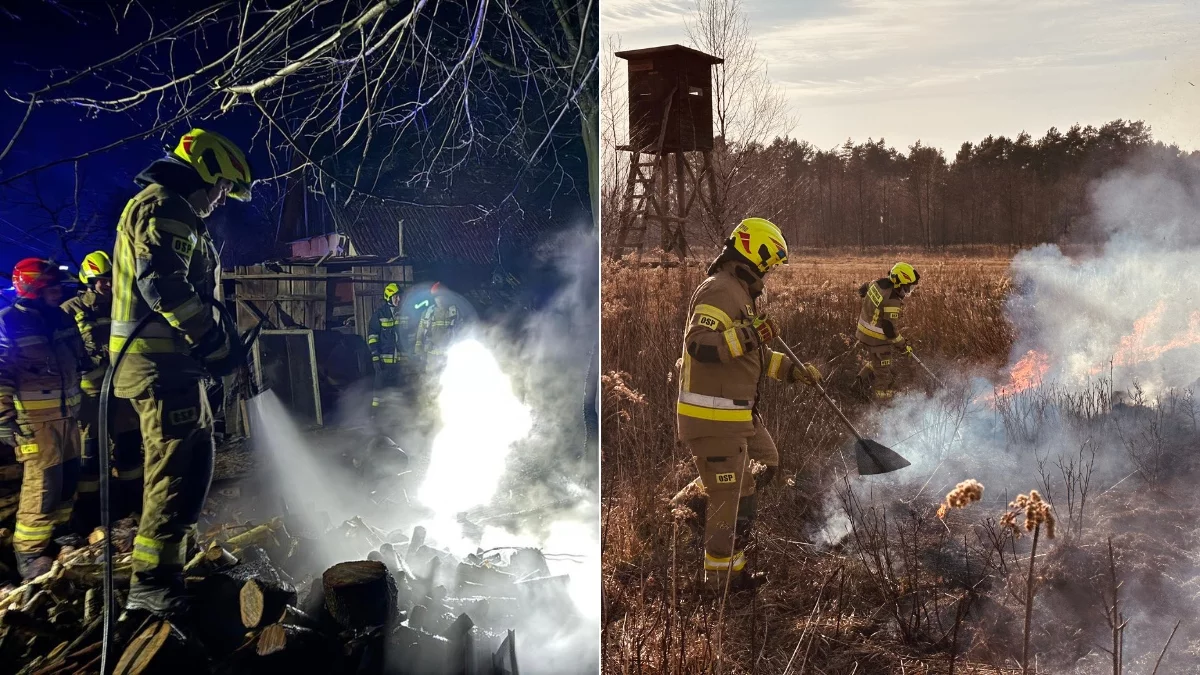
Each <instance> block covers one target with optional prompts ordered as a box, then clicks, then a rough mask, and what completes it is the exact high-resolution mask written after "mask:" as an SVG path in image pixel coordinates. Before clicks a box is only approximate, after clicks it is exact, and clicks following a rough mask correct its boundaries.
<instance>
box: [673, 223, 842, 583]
mask: <svg viewBox="0 0 1200 675" xmlns="http://www.w3.org/2000/svg"><path fill="white" fill-rule="evenodd" d="M786 263H787V242H786V241H785V240H784V238H783V234H782V233H781V232H780V231H779V228H778V227H776V226H775V225H774V223H772V222H770V221H769V220H765V219H763V218H747V219H746V220H743V221H742V222H741V223H740V224H738V226H737V228H735V229H734V231H733V234H732V235H731V236H730V237H729V239H728V241H726V242H725V248H724V250H723V251H722V252H721V254H720V255H719V256H718V257H717V259H716V260H714V261H713V263H712V264H711V265H710V266H709V268H708V278H707V279H705V280H704V281H703V282H701V284H700V286H699V287H698V288H697V289H696V291H695V292H694V293H693V294H692V299H691V302H690V303H689V305H688V321H687V325H686V326H685V328H684V335H683V357H682V358H681V360H680V362H679V364H678V365H679V400H678V403H677V415H676V420H677V424H678V431H679V439H680V440H681V441H682V442H683V443H684V444H685V445H686V446H687V447H688V449H689V450H690V451H691V453H692V456H693V458H694V459H695V462H696V468H697V469H698V470H699V472H700V481H701V482H702V483H703V486H704V489H705V491H706V492H707V493H708V505H707V509H706V514H705V515H706V522H705V530H704V576H705V585H706V586H707V587H709V588H710V589H713V588H720V587H723V585H724V584H725V583H726V581H728V582H729V583H730V587H731V588H734V589H739V588H754V587H756V586H758V585H759V584H761V583H762V582H763V581H764V576H763V575H761V574H755V575H748V574H746V573H745V571H744V568H745V566H746V545H747V543H748V540H749V536H750V533H751V530H752V527H753V524H754V520H755V515H756V511H757V499H756V496H755V495H756V489H757V488H758V487H762V486H764V485H766V484H767V483H768V482H769V481H770V480H771V479H772V478H773V477H774V473H775V471H776V468H777V467H778V465H779V453H778V451H777V450H776V449H775V442H774V441H773V440H772V439H771V436H770V434H769V433H767V430H766V428H765V427H764V426H763V423H762V419H761V417H760V416H759V415H758V414H757V410H756V403H757V399H758V391H759V384H760V382H762V380H763V378H764V377H770V378H773V379H776V380H780V381H783V382H787V383H792V382H803V383H806V384H811V383H813V382H819V381H820V380H821V373H820V371H819V370H817V368H816V367H815V366H813V365H812V364H808V363H803V364H793V363H792V362H791V361H790V360H789V359H788V357H787V356H785V355H783V354H781V353H779V352H775V351H772V350H771V349H770V347H769V346H768V345H770V343H771V341H772V340H773V339H774V338H775V336H776V335H777V334H778V330H777V327H776V324H775V321H774V320H773V319H771V318H770V317H768V316H766V315H765V314H761V313H759V311H758V309H757V307H756V301H757V298H758V297H759V296H760V295H761V294H762V292H763V284H764V278H765V276H766V274H767V273H768V272H769V271H771V269H773V268H774V267H775V266H777V265H780V264H786ZM750 460H756V461H758V462H761V463H762V464H764V465H766V467H767V470H766V471H765V472H764V473H763V474H762V476H760V478H759V480H758V485H756V481H755V478H754V477H753V476H751V474H750Z"/></svg>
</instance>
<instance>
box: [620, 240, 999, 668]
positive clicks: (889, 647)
mask: <svg viewBox="0 0 1200 675" xmlns="http://www.w3.org/2000/svg"><path fill="white" fill-rule="evenodd" d="M901 258H903V259H905V260H907V261H909V262H912V263H913V264H914V265H916V266H917V268H918V269H919V270H920V271H921V289H920V291H919V292H918V293H917V294H916V295H914V296H913V297H912V298H911V300H910V301H909V302H908V303H906V308H905V320H904V323H905V326H906V328H905V329H904V333H905V335H906V336H908V337H909V340H910V342H911V344H912V345H913V349H914V350H916V351H917V352H918V353H920V354H921V356H922V358H923V359H925V360H926V361H927V362H933V363H936V362H938V361H942V362H946V361H956V362H966V363H972V364H986V365H990V366H998V365H1002V364H1003V363H1004V362H1005V358H1006V355H1007V353H1008V350H1009V347H1010V345H1011V341H1012V331H1011V328H1010V327H1009V325H1008V323H1007V322H1006V321H1005V319H1004V317H1003V303H1004V300H1005V296H1006V294H1007V291H1008V284H1009V281H1008V279H1007V276H1006V274H1007V267H1008V261H1007V259H1004V258H965V257H964V258H951V257H937V258H935V257H933V256H932V255H929V254H921V253H917V254H913V255H909V254H908V253H905V254H904V255H903V256H898V255H892V254H889V255H887V256H879V257H864V256H861V255H853V256H852V255H845V256H841V255H837V256H831V255H823V256H811V257H806V256H800V255H797V256H795V257H793V258H792V260H791V263H790V264H789V265H787V266H786V267H784V268H781V269H780V270H779V271H777V272H772V274H771V276H770V277H768V282H767V294H766V298H765V301H764V302H761V303H760V308H759V309H760V311H765V312H767V313H769V314H770V315H771V316H773V317H774V318H775V319H776V320H777V321H778V322H779V324H780V328H781V331H782V334H783V336H784V337H785V339H787V341H788V343H789V344H791V345H793V349H794V351H795V352H796V353H797V355H798V356H800V357H801V358H803V359H805V360H811V361H813V362H814V363H816V364H817V365H818V367H820V368H821V370H822V372H824V373H825V374H826V376H827V377H828V379H829V391H830V394H831V395H832V396H833V397H834V398H835V399H837V400H838V401H839V403H842V404H843V405H846V406H847V413H848V414H850V415H851V416H852V417H853V416H856V415H857V414H858V412H859V411H858V410H857V409H856V406H857V404H854V403H851V401H852V394H853V390H852V383H853V379H854V375H855V373H856V372H857V371H858V368H859V363H858V361H857V354H856V351H855V350H854V326H855V323H856V321H857V317H858V311H859V307H860V303H861V299H860V298H859V296H858V287H859V286H860V285H861V284H862V283H864V282H867V281H871V280H874V279H878V278H880V277H882V276H884V275H886V273H887V271H888V269H889V268H890V267H891V265H892V264H893V263H894V262H896V260H897V259H901ZM707 262H708V261H690V262H688V263H686V264H683V265H678V266H673V267H656V268H649V267H637V266H633V265H630V264H628V263H612V262H608V263H606V264H605V266H604V268H603V287H602V320H603V325H602V331H603V340H602V347H601V348H602V359H603V363H604V368H605V371H606V373H608V375H607V379H606V380H605V385H604V386H605V389H604V393H605V399H604V401H605V403H606V405H607V404H608V402H609V401H610V400H612V401H613V402H614V403H615V404H616V405H617V406H618V408H617V410H615V411H612V412H610V411H609V410H607V409H606V410H605V415H604V420H605V422H604V428H603V448H602V480H603V487H602V489H603V511H604V513H603V520H602V523H603V532H602V546H603V556H604V558H603V560H604V562H603V576H604V618H603V626H604V627H603V636H602V650H603V651H602V654H603V662H604V669H605V671H606V672H614V673H616V672H645V673H665V672H688V673H691V672H710V671H711V670H712V669H713V665H714V663H716V661H717V660H718V659H719V660H720V661H721V662H722V664H723V672H725V673H740V672H750V671H751V670H753V671H754V672H783V671H784V669H785V668H786V666H787V664H788V662H789V660H791V658H792V657H793V655H795V661H794V662H793V668H794V669H795V667H797V666H799V665H800V664H801V663H802V662H804V663H806V666H805V668H806V671H808V672H830V673H835V672H836V673H850V672H854V671H855V669H857V672H859V673H863V672H872V673H875V672H878V673H884V672H900V671H901V670H902V669H904V667H905V666H904V665H903V664H905V663H907V664H908V666H909V667H912V666H914V664H915V663H918V661H915V660H914V659H913V657H912V656H911V654H913V653H920V652H928V651H929V649H930V647H933V646H934V645H923V646H922V645H906V644H905V643H904V640H906V639H911V638H908V637H905V636H903V635H898V634H894V633H892V632H891V630H892V629H890V628H887V627H886V625H887V623H888V617H887V616H886V615H883V614H881V613H880V612H879V608H880V607H881V606H885V603H886V602H887V598H885V597H882V596H880V595H879V593H878V592H876V591H873V590H871V589H873V588H876V587H877V586H878V584H877V583H876V581H875V579H874V577H873V576H872V575H871V574H869V573H868V572H867V571H866V570H864V569H863V568H862V567H861V566H859V565H856V564H853V563H852V562H850V561H849V560H848V559H846V558H844V557H842V556H840V555H839V554H838V553H837V552H836V549H835V550H834V551H829V550H821V549H819V548H818V547H816V546H814V545H813V544H812V543H811V540H812V539H813V537H814V535H815V532H813V531H812V529H813V527H814V525H815V524H816V523H819V522H823V521H824V517H823V514H822V513H821V510H822V508H823V503H824V502H825V497H826V495H827V491H828V489H829V486H830V485H831V484H832V483H833V480H832V479H833V478H835V477H836V476H837V475H839V474H841V473H843V472H844V471H845V468H844V465H843V463H842V451H843V449H844V448H845V445H846V442H847V435H846V432H845V430H844V429H843V428H842V427H841V426H840V424H839V423H838V422H837V421H836V419H834V418H833V416H832V415H831V414H829V412H828V410H826V409H825V408H824V407H822V405H821V403H820V401H819V398H818V397H817V395H816V393H815V392H814V391H813V390H811V389H809V388H807V387H803V386H799V385H797V386H792V387H788V386H785V385H782V384H780V383H776V382H767V383H765V384H764V385H763V387H762V389H761V392H760V399H759V406H758V408H759V412H760V414H761V415H762V416H763V419H764V421H765V424H766V425H767V428H768V430H769V431H770V432H771V434H772V436H773V437H774V438H775V441H776V444H777V446H778V448H779V454H780V471H779V475H778V477H777V478H776V479H775V481H774V483H773V485H772V486H771V487H770V488H768V489H766V490H764V491H762V492H761V493H760V495H759V502H758V514H759V515H758V524H757V526H756V542H755V543H754V544H752V546H751V547H750V551H749V555H750V557H751V564H752V565H757V568H758V569H763V570H766V571H767V572H768V573H769V574H770V575H771V583H770V584H769V585H767V586H766V587H764V588H763V589H762V590H761V591H760V592H759V593H758V595H757V596H755V597H754V598H752V599H747V598H745V597H739V598H734V599H732V600H731V601H730V603H729V604H727V606H726V607H725V611H724V620H723V623H722V624H721V625H720V626H718V618H717V617H718V612H717V609H716V604H715V603H713V602H712V601H705V600H702V599H700V598H699V596H698V595H697V593H696V592H695V587H694V578H695V577H696V576H697V572H698V571H699V570H700V568H701V561H702V552H701V541H700V538H699V537H696V536H695V532H694V530H693V529H692V528H690V527H688V526H687V525H686V524H685V523H686V521H687V520H689V519H690V518H689V517H690V515H691V514H689V513H687V512H686V511H692V508H690V507H689V508H688V509H687V510H686V511H683V510H680V511H679V512H677V513H673V512H674V511H675V508H674V507H675V506H677V505H678V502H676V504H672V502H671V497H672V496H674V495H675V494H676V493H678V492H679V491H680V490H681V489H683V488H684V487H685V486H686V485H687V484H688V483H689V481H691V479H692V478H693V477H694V476H695V475H696V472H695V469H694V467H693V465H692V461H691V456H690V454H689V453H688V451H687V449H686V448H684V447H682V445H680V444H677V443H676V440H675V412H674V407H675V395H676V388H677V386H678V384H677V382H676V380H675V375H674V373H675V362H676V360H677V359H678V358H679V355H680V350H681V346H682V345H681V338H682V331H683V328H684V325H685V323H686V321H687V315H686V314H687V307H688V304H689V300H690V297H691V294H692V292H693V291H694V290H695V287H696V286H697V285H698V284H699V283H700V281H702V280H703V279H704V277H705V269H706V267H707ZM908 382H909V383H910V386H925V384H926V382H925V380H923V379H919V378H917V377H915V376H911V377H909V378H908ZM692 496H693V497H694V496H695V495H692ZM686 501H688V502H690V503H692V504H696V503H697V500H695V499H689V500H686ZM930 506H932V504H931V505H930ZM676 515H678V516H683V517H684V520H682V521H680V520H676V518H675V517H674V516H676ZM933 522H935V523H936V522H937V521H933ZM926 528H927V526H922V528H921V532H920V536H919V537H917V539H918V540H919V541H920V542H924V541H925V540H926V539H928V538H929V537H931V536H937V533H936V532H935V531H932V530H929V531H928V532H927V529H926ZM919 545H920V546H921V547H924V546H925V544H923V543H921V544H919ZM913 551H914V554H915V552H917V549H913ZM913 559H914V560H916V558H915V557H914V558H913ZM902 576H903V577H906V576H907V573H906V574H905V575H902ZM902 580H903V578H902V579H900V580H897V581H898V582H899V581H902ZM928 583H929V582H928V580H926V579H925V577H924V576H923V577H922V578H921V581H920V586H914V585H913V584H911V583H895V584H889V588H890V589H892V590H891V591H890V592H891V593H895V594H898V595H897V597H898V599H899V601H900V603H901V606H902V607H903V608H908V611H917V612H922V611H924V610H922V609H921V608H920V606H919V605H918V604H916V603H915V602H914V601H913V598H914V597H916V596H913V593H914V590H920V591H921V593H922V595H921V596H920V597H926V596H928V597H931V598H937V597H939V593H937V589H936V588H934V587H932V586H928ZM926 591H928V592H927V593H926ZM942 604H943V605H945V608H944V609H948V611H949V612H950V617H949V619H950V622H951V623H955V621H954V619H955V616H954V615H955V613H956V610H955V607H956V606H962V603H961V602H955V601H952V600H951V601H945V602H943V603H942ZM942 615H944V611H943V614H942ZM938 616H940V615H938V614H937V613H936V612H935V615H934V616H927V615H923V616H921V617H918V618H919V621H920V622H921V623H922V624H923V625H928V624H929V622H930V621H934V622H935V623H936V622H937V621H938V620H940V619H939V618H938ZM950 628H951V626H949V625H947V626H945V627H944V628H942V629H939V631H938V633H939V635H943V634H945V635H948V633H949V631H950ZM719 630H721V631H723V637H722V639H721V640H720V644H721V645H722V646H721V653H719V654H718V653H717V651H716V650H717V647H716V645H717V641H716V639H715V636H716V635H717V633H718V631H719ZM921 639H924V638H921ZM943 639H944V640H948V639H949V638H948V637H947V638H943ZM797 645H800V646H799V649H798V648H797ZM942 648H945V645H944V644H943V646H942ZM914 650H915V651H914ZM957 672H962V673H966V672H972V667H971V665H970V664H967V663H961V664H959V669H958V670H957ZM989 672H995V671H994V670H992V671H989Z"/></svg>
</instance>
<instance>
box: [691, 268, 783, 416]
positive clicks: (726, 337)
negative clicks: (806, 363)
mask: <svg viewBox="0 0 1200 675" xmlns="http://www.w3.org/2000/svg"><path fill="white" fill-rule="evenodd" d="M733 264H735V263H725V264H724V265H722V266H721V267H720V268H719V269H718V270H717V271H716V273H715V274H713V275H712V276H710V277H708V278H707V279H705V280H704V281H703V282H702V283H701V284H700V286H699V287H698V288H697V289H696V292H695V293H693V294H692V299H691V302H690V303H689V305H688V322H687V325H686V327H685V328H684V336H683V357H682V359H681V360H680V362H679V397H678V400H677V402H676V413H677V414H676V420H677V422H678V425H679V436H680V438H681V439H682V440H688V439H691V438H700V437H702V436H750V435H753V434H754V422H753V411H754V404H755V400H756V398H757V394H758V383H759V381H760V380H761V379H762V377H763V376H767V377H772V378H775V379H778V380H784V381H787V380H788V379H789V378H790V377H791V372H792V365H791V361H790V360H789V359H788V358H787V357H786V356H784V355H783V354H781V353H778V352H774V351H772V350H771V349H770V348H768V347H766V346H765V345H761V344H759V337H758V333H757V332H755V330H754V327H753V320H754V317H755V316H757V311H756V309H755V305H754V300H753V299H752V298H751V297H750V291H749V289H748V288H747V286H746V284H745V283H743V282H742V281H740V280H739V279H738V278H737V277H736V276H735V275H734V274H733V271H732V270H733V268H732V265H733Z"/></svg>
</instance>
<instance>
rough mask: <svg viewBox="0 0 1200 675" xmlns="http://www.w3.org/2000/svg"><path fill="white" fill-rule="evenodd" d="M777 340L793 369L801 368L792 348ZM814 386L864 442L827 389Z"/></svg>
mask: <svg viewBox="0 0 1200 675" xmlns="http://www.w3.org/2000/svg"><path fill="white" fill-rule="evenodd" d="M775 339H776V341H777V342H778V343H779V346H780V347H782V348H783V353H784V354H787V357H788V358H789V359H791V360H792V367H793V368H799V367H800V364H801V363H803V362H802V361H801V360H800V359H798V358H796V355H795V354H793V353H792V348H791V347H789V346H788V344H787V342H784V340H783V337H782V336H776V338H775ZM812 386H814V387H816V388H817V391H819V392H821V397H822V398H824V399H825V402H826V403H828V404H829V407H830V408H833V412H835V413H837V416H838V417H840V418H842V422H843V423H845V425H846V428H847V429H849V430H850V433H852V434H854V437H855V438H857V439H858V440H859V441H862V440H863V437H862V434H860V433H858V429H855V428H854V425H853V424H851V423H850V418H848V417H846V415H845V414H844V413H843V412H842V411H841V409H839V408H838V407H837V404H836V403H834V402H833V399H832V398H829V394H827V393H826V392H825V387H822V386H821V383H820V382H813V384H812Z"/></svg>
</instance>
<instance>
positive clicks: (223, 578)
mask: <svg viewBox="0 0 1200 675" xmlns="http://www.w3.org/2000/svg"><path fill="white" fill-rule="evenodd" d="M241 561H242V562H241V563H239V564H237V565H235V566H233V567H231V568H229V569H225V570H221V571H219V572H214V573H213V574H210V575H208V576H206V577H203V578H201V579H199V580H198V581H196V582H195V583H193V584H189V590H191V591H192V592H193V594H194V595H195V597H196V601H195V604H194V607H193V610H194V612H193V613H194V615H195V617H196V622H195V623H196V630H197V633H198V634H197V637H198V638H199V640H200V641H201V642H203V643H204V645H205V646H206V647H208V648H209V649H210V650H211V651H212V653H214V654H218V655H224V654H228V653H229V652H232V651H233V650H235V649H237V648H238V647H239V646H240V645H241V644H242V641H243V640H244V635H245V628H244V625H243V617H244V614H243V612H244V610H243V600H242V593H243V588H244V587H245V585H246V582H248V581H251V580H254V581H256V582H261V583H262V588H265V589H272V590H271V591H270V593H272V597H271V598H270V599H268V601H267V602H268V605H271V606H265V607H262V608H260V609H259V610H257V611H259V612H269V613H268V614H265V615H262V616H260V617H257V618H258V620H259V621H260V624H259V625H261V623H262V622H268V623H269V622H270V621H272V620H273V619H274V618H275V617H277V616H278V615H279V613H281V612H282V611H283V607H284V606H285V605H286V604H288V602H295V599H296V595H295V593H296V589H295V588H294V587H292V586H291V585H290V584H288V583H287V581H285V580H284V579H282V578H281V577H280V575H279V572H278V570H276V569H275V567H274V566H272V565H271V561H270V559H268V558H267V554H266V553H265V552H264V551H263V550H262V549H261V548H259V547H257V546H248V547H246V548H245V549H243V550H242V555H241ZM275 590H279V591H283V592H284V597H283V600H284V602H283V603H282V604H276V601H275V599H274V598H275V595H274V591H275ZM248 593H250V594H253V592H252V591H250V592H248ZM249 601H250V602H253V598H249ZM249 609H251V610H253V609H254V608H253V607H252V606H251V607H249ZM247 618H254V617H247Z"/></svg>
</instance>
